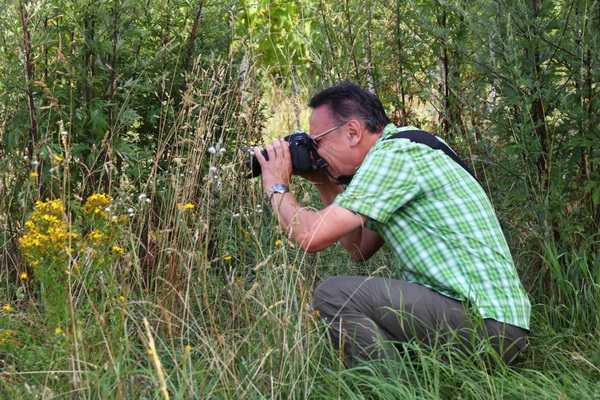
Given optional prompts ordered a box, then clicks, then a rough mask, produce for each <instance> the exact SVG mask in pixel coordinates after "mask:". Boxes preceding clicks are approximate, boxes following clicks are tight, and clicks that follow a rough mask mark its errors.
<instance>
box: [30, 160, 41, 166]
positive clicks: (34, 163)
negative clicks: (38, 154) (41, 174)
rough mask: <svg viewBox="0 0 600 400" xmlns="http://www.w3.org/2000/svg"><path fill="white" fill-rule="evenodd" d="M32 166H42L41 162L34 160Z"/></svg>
mask: <svg viewBox="0 0 600 400" xmlns="http://www.w3.org/2000/svg"><path fill="white" fill-rule="evenodd" d="M31 165H33V166H36V165H40V162H39V161H38V160H33V161H32V162H31Z"/></svg>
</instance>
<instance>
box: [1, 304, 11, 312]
mask: <svg viewBox="0 0 600 400" xmlns="http://www.w3.org/2000/svg"><path fill="white" fill-rule="evenodd" d="M2 309H3V310H4V311H10V304H7V305H5V306H2Z"/></svg>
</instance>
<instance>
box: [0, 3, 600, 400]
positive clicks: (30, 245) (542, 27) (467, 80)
mask: <svg viewBox="0 0 600 400" xmlns="http://www.w3.org/2000/svg"><path fill="white" fill-rule="evenodd" d="M325 3H326V4H325ZM0 31H2V33H3V38H2V40H1V41H0V162H1V164H0V165H2V168H3V172H2V175H1V177H0V193H2V196H1V197H0V302H1V304H0V306H1V308H0V397H2V398H7V399H9V398H10V399H21V398H23V399H29V398H31V399H38V398H39V399H42V398H43V399H51V398H105V399H112V398H119V399H133V398H181V399H188V398H200V399H204V398H222V399H237V398H251V399H254V398H257V399H258V398H279V399H287V398H290V399H304V398H311V399H321V398H323V399H331V398H340V399H363V398H368V399H405V398H406V399H413V398H414V399H454V398H461V399H490V398H502V399H504V398H506V399H523V398H528V399H529V398H533V399H572V398H574V399H579V398H581V399H588V398H600V340H599V339H598V338H599V337H600V312H599V311H598V310H600V255H599V251H598V250H599V248H600V234H599V229H598V227H599V226H600V207H599V204H600V169H599V163H600V154H599V153H600V147H599V146H597V141H598V139H600V103H599V101H600V100H599V99H600V97H599V95H600V92H599V91H600V88H599V87H598V85H597V82H598V81H599V80H600V76H599V74H600V72H599V71H600V68H599V63H600V58H599V57H600V56H599V54H600V49H599V48H598V47H599V46H600V37H599V36H600V5H599V4H598V3H597V2H589V1H584V0H564V1H558V0H556V1H550V0H546V1H534V0H531V1H524V0H501V1H496V2H486V1H478V0H476V1H471V2H463V1H458V0H452V1H445V2H431V3H428V2H424V3H411V2H405V1H400V0H398V1H391V2H385V3H382V2H377V1H372V0H365V1H361V2H348V1H338V0H334V1H331V2H319V1H291V2H284V3H271V2H266V1H262V0H261V1H258V0H257V1H250V0H226V1H212V0H208V1H199V2H189V1H184V0H169V1H167V0H157V1H152V2H147V3H143V4H142V3H141V2H136V1H129V0H100V1H97V0H95V1H82V2H65V1H62V0H48V1H36V0H29V1H25V0H23V1H16V0H10V1H8V4H7V6H6V10H5V11H4V14H3V15H2V16H0ZM339 79H350V80H353V81H355V82H358V83H360V84H363V85H365V86H368V87H370V88H372V89H373V90H375V91H376V92H377V93H378V94H379V95H380V97H381V98H382V100H383V102H384V105H385V106H386V108H387V109H388V110H389V112H390V116H391V117H392V118H393V120H394V122H396V123H397V124H413V125H416V126H420V127H422V128H423V129H428V130H430V131H431V132H434V133H436V134H438V135H440V136H442V137H444V138H445V139H446V140H447V141H448V142H449V143H450V144H451V145H452V146H453V148H455V149H456V150H457V151H458V152H459V153H460V154H461V156H462V157H463V158H465V159H467V160H469V162H470V165H471V166H472V168H473V170H474V171H475V173H476V174H477V177H478V179H479V180H480V182H481V183H482V184H483V186H484V187H485V188H486V190H487V191H488V193H489V195H490V197H491V199H492V201H493V203H494V206H495V208H496V210H497V213H498V216H499V218H500V221H501V223H502V225H503V227H504V230H505V233H506V234H507V237H508V241H509V244H510V246H511V249H512V252H513V256H514V259H515V262H516V264H517V268H518V270H519V273H520V276H521V278H522V281H523V284H524V286H525V287H526V289H527V291H528V293H529V295H530V298H531V300H532V304H533V316H532V333H531V337H530V344H529V346H528V347H527V348H526V350H525V352H524V353H523V354H522V355H521V356H520V357H519V358H518V359H517V360H516V362H515V363H514V364H513V365H511V366H509V367H507V366H499V367H498V368H497V369H495V370H493V371H492V370H488V369H487V368H486V367H485V366H484V365H483V363H482V362H481V361H480V360H479V359H478V357H473V358H472V359H468V360H467V359H465V358H462V357H457V356H456V355H455V354H452V350H450V349H445V348H433V349H431V348H424V347H423V346H419V345H417V344H407V345H406V346H405V349H406V352H404V353H403V360H402V362H401V363H398V364H393V365H392V364H391V362H387V361H386V362H373V363H367V364H364V365H360V366H357V367H355V368H346V367H345V366H344V365H343V363H342V360H341V356H340V354H336V352H335V351H334V350H333V349H332V347H331V346H330V345H329V344H328V340H327V333H326V330H325V327H324V325H323V323H322V322H320V320H319V318H318V315H315V313H314V312H313V311H312V310H311V307H310V303H311V293H312V290H313V289H314V288H315V287H316V285H318V283H319V282H321V281H322V280H323V279H325V278H327V277H328V276H331V275H334V274H361V275H378V276H388V277H394V276H395V274H396V271H397V269H396V268H397V265H396V262H395V260H394V258H393V256H392V254H391V252H389V251H388V250H386V249H383V250H382V251H381V252H380V254H377V255H376V256H375V257H374V258H373V259H371V260H369V261H368V262H366V263H362V264H359V263H354V262H352V261H351V260H350V258H349V257H348V256H347V255H345V253H344V251H343V248H341V247H339V246H337V245H336V246H333V247H332V248H329V249H327V250H325V251H323V252H320V253H315V254H306V253H303V252H302V251H301V250H300V249H299V248H298V247H297V246H296V245H295V244H294V243H293V242H291V241H290V240H288V239H287V237H286V235H285V233H284V232H282V231H281V230H280V229H279V228H278V226H277V223H276V221H275V220H274V218H273V215H272V213H271V210H270V208H269V205H268V202H266V201H265V198H264V195H263V191H262V187H261V183H260V180H258V179H246V176H245V175H246V172H247V170H246V169H245V165H244V159H245V158H246V157H247V156H248V153H246V152H244V151H243V150H242V148H243V147H244V146H247V145H249V144H262V143H264V142H265V141H268V140H269V138H271V137H281V136H283V135H286V134H288V133H290V132H292V131H294V130H296V129H297V128H298V127H303V128H305V129H307V116H308V113H309V110H307V109H306V107H305V106H304V105H305V104H306V102H307V99H308V96H310V94H311V93H312V92H314V91H315V90H317V89H318V88H320V87H323V86H326V85H328V84H330V83H333V82H335V81H337V80H339ZM294 179H295V181H294V189H293V190H294V192H295V194H296V195H297V196H298V198H299V200H300V201H301V202H302V203H303V204H305V205H307V206H313V207H318V206H319V203H318V200H317V197H316V196H315V193H314V192H313V191H312V190H311V187H310V185H308V184H307V183H306V182H302V181H301V180H300V179H299V178H294ZM384 371H387V373H384Z"/></svg>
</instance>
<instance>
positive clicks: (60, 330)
mask: <svg viewBox="0 0 600 400" xmlns="http://www.w3.org/2000/svg"><path fill="white" fill-rule="evenodd" d="M64 332H65V331H63V330H62V329H61V328H56V329H55V330H54V333H56V334H57V335H59V334H61V333H64Z"/></svg>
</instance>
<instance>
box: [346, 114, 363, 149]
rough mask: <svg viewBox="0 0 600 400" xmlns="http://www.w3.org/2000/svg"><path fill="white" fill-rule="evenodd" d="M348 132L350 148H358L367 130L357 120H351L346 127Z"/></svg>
mask: <svg viewBox="0 0 600 400" xmlns="http://www.w3.org/2000/svg"><path fill="white" fill-rule="evenodd" d="M346 130H347V133H346V134H347V137H348V139H349V140H350V147H355V146H357V145H358V144H359V143H360V142H361V140H362V138H363V135H364V134H365V130H364V127H363V126H362V124H361V123H360V122H359V121H357V120H355V119H351V120H350V121H348V124H347V125H346Z"/></svg>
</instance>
